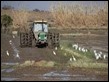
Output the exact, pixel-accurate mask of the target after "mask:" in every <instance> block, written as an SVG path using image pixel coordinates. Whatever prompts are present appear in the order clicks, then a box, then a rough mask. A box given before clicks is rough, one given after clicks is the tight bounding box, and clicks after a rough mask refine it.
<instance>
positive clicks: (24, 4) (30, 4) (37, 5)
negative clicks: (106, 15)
mask: <svg viewBox="0 0 109 82" xmlns="http://www.w3.org/2000/svg"><path fill="white" fill-rule="evenodd" d="M57 2H59V1H1V7H3V6H4V5H9V6H12V7H14V8H15V9H19V8H25V9H27V10H33V9H39V10H47V11H49V10H50V6H51V5H52V4H55V3H57ZM60 2H63V3H68V4H69V3H81V2H82V4H84V5H86V6H90V5H98V6H103V5H104V3H108V1H78V2H77V1H60Z"/></svg>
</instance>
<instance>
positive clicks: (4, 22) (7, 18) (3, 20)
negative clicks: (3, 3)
mask: <svg viewBox="0 0 109 82" xmlns="http://www.w3.org/2000/svg"><path fill="white" fill-rule="evenodd" d="M12 22H13V19H12V18H11V17H10V16H8V15H6V14H5V15H2V16H1V26H4V27H5V28H7V27H8V26H10V25H12Z"/></svg>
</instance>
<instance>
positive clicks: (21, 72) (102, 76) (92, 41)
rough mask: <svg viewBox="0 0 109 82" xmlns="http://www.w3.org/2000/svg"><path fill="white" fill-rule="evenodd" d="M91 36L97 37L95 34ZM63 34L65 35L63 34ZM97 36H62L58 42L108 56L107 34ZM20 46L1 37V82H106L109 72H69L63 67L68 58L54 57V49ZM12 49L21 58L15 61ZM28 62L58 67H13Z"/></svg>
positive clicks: (17, 41)
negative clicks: (57, 64) (94, 50)
mask: <svg viewBox="0 0 109 82" xmlns="http://www.w3.org/2000/svg"><path fill="white" fill-rule="evenodd" d="M93 32H95V33H97V32H98V31H93ZM101 33H102V34H101ZM64 34H65V33H64ZM66 34H68V33H67V32H66ZM93 34H94V33H93ZM98 34H99V35H90V36H89V37H88V36H87V35H76V36H75V35H67V36H66V35H61V40H68V41H69V42H71V43H79V44H80V45H84V46H86V47H87V48H89V49H98V50H101V51H102V52H104V53H107V54H108V35H107V34H108V33H107V30H104V31H100V32H98ZM100 34H101V35H100ZM10 40H12V43H13V45H14V48H13V47H12V45H10V44H9V41H10ZM19 43H20V42H19V36H15V38H13V37H12V35H6V34H1V80H3V81H4V80H6V81H11V80H15V81H45V80H46V81H48V80H49V81H53V80H56V81H67V80H68V81H89V80H90V81H108V68H79V67H73V68H70V67H67V66H66V62H67V61H68V60H69V58H65V56H63V55H62V53H61V52H59V51H56V53H57V55H53V50H54V49H50V48H48V47H46V48H37V47H32V48H20V46H19ZM14 49H15V50H17V51H18V53H19V56H20V58H16V57H15V56H16V55H15V54H16V51H15V50H14ZM6 50H8V52H9V56H7V55H6ZM28 60H30V61H31V60H34V61H35V62H38V61H41V60H46V61H55V62H58V63H59V64H60V65H59V66H54V67H39V66H25V67H16V65H17V64H22V63H24V62H25V61H28Z"/></svg>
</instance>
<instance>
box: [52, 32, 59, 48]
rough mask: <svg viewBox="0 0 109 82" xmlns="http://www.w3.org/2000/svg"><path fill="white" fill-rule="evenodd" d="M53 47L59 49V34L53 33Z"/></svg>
mask: <svg viewBox="0 0 109 82" xmlns="http://www.w3.org/2000/svg"><path fill="white" fill-rule="evenodd" d="M52 42H53V47H59V33H53V38H52Z"/></svg>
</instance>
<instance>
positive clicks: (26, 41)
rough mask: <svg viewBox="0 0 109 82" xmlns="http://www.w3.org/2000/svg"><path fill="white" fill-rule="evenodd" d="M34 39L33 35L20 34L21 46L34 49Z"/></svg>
mask: <svg viewBox="0 0 109 82" xmlns="http://www.w3.org/2000/svg"><path fill="white" fill-rule="evenodd" d="M32 39H33V37H32V35H31V33H20V46H21V47H32Z"/></svg>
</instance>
